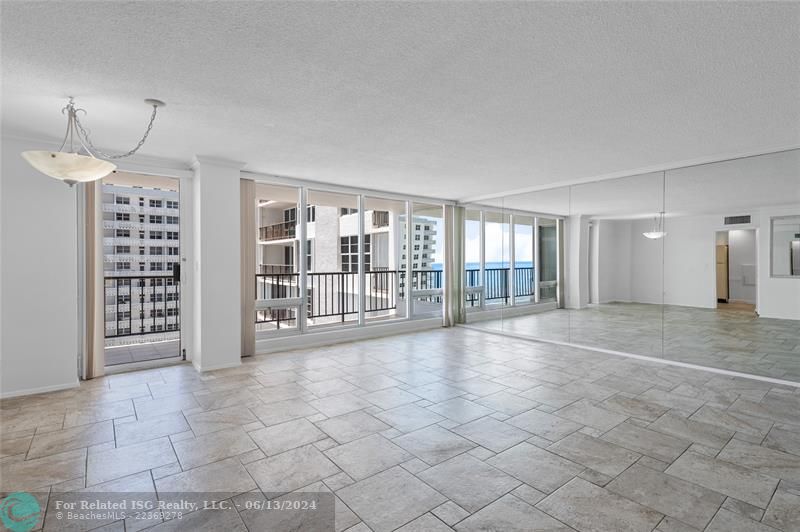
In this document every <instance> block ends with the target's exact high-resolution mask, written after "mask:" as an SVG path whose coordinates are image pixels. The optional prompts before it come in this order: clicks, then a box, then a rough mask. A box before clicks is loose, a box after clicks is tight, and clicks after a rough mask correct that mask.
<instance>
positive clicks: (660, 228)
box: [642, 212, 667, 240]
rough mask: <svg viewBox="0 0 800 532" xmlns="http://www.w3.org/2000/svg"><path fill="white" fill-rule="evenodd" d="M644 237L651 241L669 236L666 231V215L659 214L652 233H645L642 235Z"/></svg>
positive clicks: (654, 220)
mask: <svg viewBox="0 0 800 532" xmlns="http://www.w3.org/2000/svg"><path fill="white" fill-rule="evenodd" d="M642 236H644V237H645V238H649V239H650V240H658V239H659V238H664V237H665V236H667V232H666V231H664V213H663V212H660V213H658V216H656V217H655V218H654V219H653V229H652V230H651V231H645V232H644V233H642Z"/></svg>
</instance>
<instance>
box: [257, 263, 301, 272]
mask: <svg viewBox="0 0 800 532" xmlns="http://www.w3.org/2000/svg"><path fill="white" fill-rule="evenodd" d="M260 270H261V271H260V272H259V273H294V266H293V265H291V264H261V268H260Z"/></svg>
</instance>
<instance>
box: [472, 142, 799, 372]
mask: <svg viewBox="0 0 800 532" xmlns="http://www.w3.org/2000/svg"><path fill="white" fill-rule="evenodd" d="M466 219H467V221H466V225H465V233H466V238H467V240H466V264H467V269H468V270H469V268H470V263H471V262H472V263H477V266H476V265H474V264H473V266H474V267H473V269H477V270H478V272H477V273H475V274H470V273H469V271H468V272H467V277H466V279H467V287H468V288H467V294H466V297H467V304H468V309H469V308H473V307H476V306H479V302H480V297H479V296H482V297H483V298H484V299H485V302H484V308H492V306H494V308H496V309H498V312H497V313H496V315H492V316H487V315H486V314H484V315H482V316H480V317H478V315H472V316H471V315H469V314H468V317H469V316H471V317H472V319H471V320H468V321H470V322H471V323H472V324H473V325H475V326H478V327H482V328H487V329H490V330H493V331H502V332H506V333H513V334H515V335H522V336H527V337H532V338H538V339H543V340H549V341H554V342H566V343H570V344H576V345H583V346H589V347H592V348H596V349H604V350H609V351H618V352H623V353H632V354H636V355H645V356H649V357H657V358H664V359H669V360H674V361H679V362H685V363H689V364H696V365H700V366H706V367H713V368H719V369H725V370H730V371H736V372H742V373H748V374H755V375H760V376H768V377H773V378H777V379H785V380H788V381H795V382H797V381H800V151H798V150H792V151H785V152H780V153H774V154H767V155H761V156H756V157H746V158H740V159H736V160H730V161H724V162H718V163H713V164H702V165H697V166H691V167H686V168H679V169H672V170H668V171H665V172H653V173H646V174H641V175H636V176H630V177H624V178H618V179H608V180H603V181H596V182H589V183H584V184H577V185H572V186H568V187H561V188H554V189H549V190H544V191H535V192H528V193H522V194H516V195H513V196H507V197H503V198H497V199H495V200H491V201H487V202H485V203H484V204H482V205H480V206H478V205H471V206H470V207H469V209H468V210H467V213H466ZM481 227H483V231H484V232H485V233H484V234H483V235H481ZM481 237H483V240H481ZM476 258H477V260H475V259H476ZM497 269H507V270H508V272H509V273H508V274H507V275H505V276H503V275H502V274H501V275H500V277H501V278H502V279H505V281H504V282H505V283H506V284H505V285H503V286H501V288H499V291H500V293H501V294H503V297H502V298H500V299H499V300H498V299H495V298H494V295H495V292H494V290H495V288H493V286H494V285H493V282H494V279H493V277H492V276H493V275H495V274H494V273H490V272H491V271H494V270H497ZM480 280H482V282H480ZM529 286H533V287H536V289H535V290H530V289H528V287H529ZM476 287H482V292H481V291H479V290H478V288H476ZM531 292H532V293H531ZM548 301H552V302H553V305H552V306H551V307H548V306H547V305H543V303H546V302H548ZM529 302H533V303H535V304H533V305H527V303H529ZM553 307H557V308H553Z"/></svg>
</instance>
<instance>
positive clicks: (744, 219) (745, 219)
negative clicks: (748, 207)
mask: <svg viewBox="0 0 800 532" xmlns="http://www.w3.org/2000/svg"><path fill="white" fill-rule="evenodd" d="M749 223H750V215H749V214H748V215H747V216H726V217H725V225H736V224H749Z"/></svg>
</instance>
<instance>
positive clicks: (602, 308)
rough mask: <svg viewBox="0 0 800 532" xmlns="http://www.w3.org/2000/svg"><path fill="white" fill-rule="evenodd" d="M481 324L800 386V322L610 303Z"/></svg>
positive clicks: (729, 312)
mask: <svg viewBox="0 0 800 532" xmlns="http://www.w3.org/2000/svg"><path fill="white" fill-rule="evenodd" d="M475 325H476V326H478V327H484V328H488V329H491V330H501V331H506V332H510V333H515V334H521V335H525V336H532V337H538V338H543V339H548V340H557V341H562V342H571V343H575V344H580V345H587V346H591V347H600V348H604V349H611V350H615V351H623V352H626V353H634V354H637V355H646V356H653V357H658V358H666V359H669V360H676V361H680V362H688V363H692V364H698V365H701V366H706V367H712V368H719V369H727V370H732V371H739V372H742V373H748V374H753V375H761V376H765V377H774V378H779V379H785V380H790V381H795V382H800V324H799V323H798V322H797V321H795V320H778V319H769V318H759V317H758V316H756V315H755V314H754V313H752V312H747V311H741V310H736V309H733V310H719V309H700V308H692V307H677V306H670V305H644V304H639V303H610V304H603V305H592V306H590V307H588V308H586V309H582V310H556V311H551V312H543V313H539V314H529V315H524V316H515V317H509V318H503V319H496V320H491V321H487V322H477V323H476V324H475Z"/></svg>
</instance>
